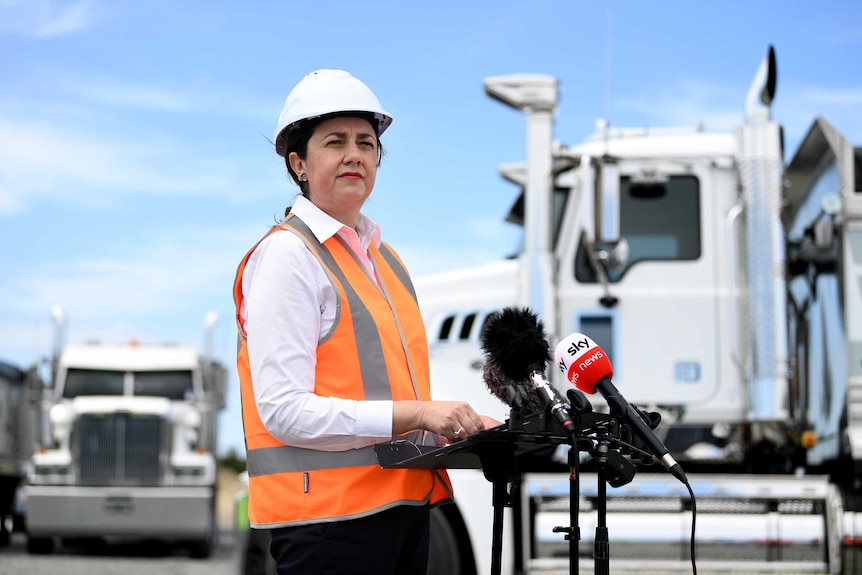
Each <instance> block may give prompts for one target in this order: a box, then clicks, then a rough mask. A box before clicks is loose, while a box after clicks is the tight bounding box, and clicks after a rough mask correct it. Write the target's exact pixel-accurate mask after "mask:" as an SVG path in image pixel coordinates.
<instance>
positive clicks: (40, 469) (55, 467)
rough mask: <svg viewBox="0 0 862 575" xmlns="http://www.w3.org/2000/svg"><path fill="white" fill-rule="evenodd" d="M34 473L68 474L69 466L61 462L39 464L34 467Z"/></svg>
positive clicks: (44, 474)
mask: <svg viewBox="0 0 862 575" xmlns="http://www.w3.org/2000/svg"><path fill="white" fill-rule="evenodd" d="M35 470H36V475H42V476H47V475H68V474H69V466H68V465H62V464H40V465H36V467H35Z"/></svg>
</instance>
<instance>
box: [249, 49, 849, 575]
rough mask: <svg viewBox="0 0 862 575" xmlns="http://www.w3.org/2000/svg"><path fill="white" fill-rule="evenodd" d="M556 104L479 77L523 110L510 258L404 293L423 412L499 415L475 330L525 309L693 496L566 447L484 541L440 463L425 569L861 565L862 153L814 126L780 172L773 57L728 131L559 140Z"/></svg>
mask: <svg viewBox="0 0 862 575" xmlns="http://www.w3.org/2000/svg"><path fill="white" fill-rule="evenodd" d="M560 88H561V86H560V82H559V80H558V79H557V78H555V77H553V76H548V75H540V74H511V75H504V76H495V77H490V78H487V79H485V81H484V89H485V92H486V94H487V95H488V96H489V97H490V98H491V99H493V100H495V101H497V102H500V103H502V104H504V105H506V106H509V107H511V108H514V109H515V110H518V111H520V112H523V114H524V115H525V117H526V160H525V161H523V162H517V163H508V164H503V165H502V166H501V168H500V173H501V175H502V177H503V179H505V180H506V181H507V182H509V183H512V184H514V185H515V186H517V188H518V192H519V193H518V194H517V199H516V200H515V202H514V204H513V205H512V206H511V208H510V209H509V211H508V213H507V214H506V217H505V219H506V221H507V222H509V223H512V224H515V225H517V226H519V227H520V228H522V242H521V245H520V248H519V250H518V253H516V254H515V255H513V256H512V257H509V258H506V259H503V260H500V261H493V262H488V263H487V264H484V265H481V266H477V267H474V268H467V269H457V270H451V271H446V272H442V273H438V274H433V275H428V276H424V277H419V278H416V279H415V280H414V285H415V287H416V293H417V297H418V301H419V305H420V308H421V310H422V314H423V318H424V320H425V323H426V329H427V334H428V342H429V351H430V362H431V395H432V397H433V398H434V399H438V400H453V401H467V402H469V403H470V404H471V405H472V406H473V407H474V408H475V409H476V411H478V412H479V413H482V414H485V415H489V416H491V417H495V418H496V419H498V420H500V421H504V422H511V421H512V419H513V415H514V413H515V411H514V410H513V408H512V406H510V405H508V404H507V403H505V402H503V401H501V400H500V399H498V397H499V396H498V395H496V394H492V393H491V392H490V389H489V388H490V387H491V385H490V384H489V382H487V381H485V382H484V384H483V375H484V371H483V370H484V367H485V365H486V363H487V361H488V359H489V358H488V357H487V356H486V353H485V350H484V349H483V345H482V344H483V341H482V339H483V337H482V336H483V328H484V327H485V326H486V325H487V322H488V320H489V318H492V317H495V314H497V313H498V312H500V311H501V310H506V309H507V308H514V309H527V310H530V311H531V312H534V313H536V314H537V316H538V317H539V318H540V319H541V321H542V324H543V326H544V329H545V331H546V335H547V339H548V341H549V346H550V348H551V349H553V348H554V347H555V344H556V343H557V342H559V341H561V340H564V339H565V338H566V337H567V336H568V335H569V334H573V333H582V334H586V335H587V336H589V337H590V338H591V339H592V340H594V341H595V342H596V343H598V344H599V345H600V346H601V348H602V350H604V351H605V352H606V353H607V354H608V356H609V358H610V360H611V362H612V365H613V370H614V377H613V380H614V384H615V385H616V387H617V388H618V389H619V390H620V393H621V394H622V395H623V396H625V398H626V399H627V400H628V402H630V403H631V404H633V405H636V406H637V407H638V409H639V410H640V411H641V413H643V414H644V415H645V416H648V418H649V420H650V426H651V427H652V426H655V427H654V428H653V429H654V432H655V434H656V435H657V436H658V438H659V439H660V441H662V442H663V445H665V446H666V448H667V449H668V451H669V453H670V454H671V456H672V457H673V458H674V460H675V461H677V462H678V463H679V464H680V465H681V467H682V468H683V469H684V471H685V474H686V477H687V480H688V487H690V488H691V492H689V491H688V489H687V488H686V486H684V485H683V484H682V483H680V481H678V479H677V478H675V477H672V476H671V475H670V474H669V473H667V471H666V470H665V469H664V467H662V466H661V465H658V464H657V461H656V458H652V462H651V461H650V457H649V455H650V454H647V457H638V458H632V457H631V455H626V456H625V458H626V459H627V460H630V461H631V465H632V466H633V471H632V470H629V471H628V475H629V476H628V477H625V478H624V480H623V481H616V482H615V483H610V482H609V481H608V480H607V479H608V476H607V474H602V473H601V469H602V462H601V454H597V453H594V452H593V451H592V450H590V449H583V446H581V445H580V442H579V444H578V446H577V448H576V449H574V451H577V452H578V453H577V456H576V457H575V459H574V462H573V460H572V459H571V456H572V446H570V445H569V446H567V445H565V444H563V443H560V444H559V445H557V446H556V448H553V449H550V450H545V451H542V452H540V451H537V452H536V454H535V456H530V457H524V458H521V459H520V460H518V462H517V469H515V472H516V473H515V475H516V476H515V478H514V479H512V480H511V481H510V482H509V484H508V485H507V488H506V495H505V497H501V499H503V500H504V501H503V504H504V506H505V510H504V514H503V521H502V526H501V525H500V524H499V522H498V521H496V519H497V507H498V506H499V504H500V501H499V500H495V495H496V493H495V489H496V486H495V485H494V484H493V482H492V481H490V480H489V478H488V477H487V476H486V474H485V472H484V470H480V469H475V468H465V469H460V468H455V469H452V468H450V469H449V476H450V478H451V479H452V484H453V488H454V494H455V497H454V504H451V505H442V506H439V507H437V508H435V509H433V510H432V514H431V547H430V563H429V569H428V573H429V574H432V575H444V574H445V575H476V574H485V573H496V572H500V573H505V574H507V575H510V574H518V575H528V574H530V575H539V574H557V573H560V574H561V573H572V572H581V573H593V572H596V573H600V572H604V573H607V572H608V567H609V568H610V572H611V573H615V574H625V573H639V574H640V575H646V574H650V573H656V574H658V573H662V574H667V573H691V572H694V569H695V567H696V569H697V572H699V573H702V574H703V573H712V574H717V573H722V574H725V573H807V574H810V573H820V574H829V575H839V574H844V575H850V574H855V573H860V572H862V497H860V496H862V480H860V477H862V474H860V471H862V149H860V148H854V147H853V146H852V145H851V144H850V142H848V140H847V139H846V138H845V137H844V136H843V135H842V134H841V133H840V132H839V131H838V130H837V129H836V128H835V127H834V126H833V125H832V124H831V123H830V122H829V121H828V120H827V119H826V118H823V117H816V118H814V119H813V121H812V124H811V126H810V128H809V129H808V131H807V134H806V135H805V136H804V138H803V139H802V141H801V144H800V145H799V147H798V149H797V150H796V151H795V153H794V154H793V156H792V158H791V159H789V160H786V159H785V149H784V135H783V128H782V126H781V125H780V124H778V123H776V122H775V121H773V119H772V111H771V105H772V102H773V99H774V98H775V96H776V91H777V90H776V88H777V60H776V56H775V50H774V49H773V48H772V47H769V49H768V50H767V53H766V56H765V57H764V58H763V60H762V61H761V62H760V65H759V66H758V67H757V69H756V72H755V75H754V78H753V80H752V82H751V85H750V88H749V90H748V93H747V94H746V97H745V102H744V107H743V108H742V109H741V111H742V112H743V113H742V121H741V123H740V124H739V126H738V127H736V129H735V130H733V131H732V132H710V131H706V130H704V129H703V128H702V127H699V126H695V127H691V128H686V127H676V126H674V127H665V128H662V127H654V126H651V127H646V128H617V127H612V126H611V125H610V124H609V123H608V122H607V121H606V120H598V121H597V122H596V132H595V133H594V134H593V135H591V136H589V137H587V138H586V139H585V140H584V141H581V142H580V143H577V144H574V145H566V144H563V143H562V142H560V141H559V140H557V139H555V137H554V130H553V128H554V119H555V115H556V114H557V112H558V108H559V105H560V101H559V95H560V91H561V89H560ZM547 367H548V370H547V374H546V375H547V377H548V378H549V380H550V383H551V384H552V385H553V387H554V388H555V389H556V390H557V392H558V393H559V395H560V397H563V398H569V390H570V389H571V388H572V385H571V384H570V383H569V382H567V381H566V380H565V378H564V377H563V374H561V373H560V372H559V371H558V370H557V369H554V367H555V366H553V365H550V364H549V365H548V366H547ZM586 399H587V401H588V404H589V409H591V410H592V411H593V412H594V413H596V414H606V415H608V416H609V417H610V415H611V410H610V407H609V406H608V404H607V403H606V401H605V400H604V399H603V398H602V397H600V396H597V395H589V396H587V397H586ZM567 405H568V408H569V410H570V411H572V412H574V411H575V405H576V402H575V400H574V399H570V400H569V404H567ZM580 409H582V410H583V409H585V408H584V407H583V406H581V407H580ZM574 415H575V416H577V415H578V414H574ZM549 418H550V417H549ZM622 451H623V450H622V449H620V450H619V452H620V453H622ZM632 453H636V452H635V451H632ZM638 455H640V454H638ZM573 475H576V476H577V479H578V481H577V487H578V492H577V493H575V494H573V493H572V477H573ZM573 506H574V510H575V511H576V513H574V514H573ZM572 517H576V518H577V524H576V525H572V524H571V523H572V521H571V519H572ZM500 527H502V534H499V533H498V529H500ZM602 530H604V531H602ZM605 535H606V536H607V541H605V540H604V539H603V537H604V536H605ZM497 537H501V540H500V541H499V543H500V549H499V553H500V556H499V557H496V556H495V551H497V547H496V545H497V543H498V541H497V540H496V538H497ZM567 537H568V539H567ZM571 538H574V540H575V543H574V545H573V546H572V543H571ZM605 543H607V545H606V546H605ZM266 545H267V542H266V537H265V535H260V534H257V533H254V530H252V533H251V534H250V536H249V537H248V538H247V539H246V544H245V551H244V553H245V555H244V557H241V560H240V566H241V568H240V572H242V573H244V574H245V575H252V574H257V573H272V572H273V565H272V561H270V560H269V558H267V557H266ZM572 547H574V549H575V551H574V553H573V552H572ZM249 559H254V560H253V561H252V560H249ZM495 563H497V564H495Z"/></svg>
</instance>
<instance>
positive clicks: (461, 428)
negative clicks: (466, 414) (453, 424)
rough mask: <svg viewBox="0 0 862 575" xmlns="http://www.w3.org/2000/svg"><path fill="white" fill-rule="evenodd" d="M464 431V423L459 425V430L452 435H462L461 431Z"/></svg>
mask: <svg viewBox="0 0 862 575" xmlns="http://www.w3.org/2000/svg"><path fill="white" fill-rule="evenodd" d="M462 431H464V426H463V425H462V426H461V427H459V428H458V431H456V432H455V433H453V434H452V435H454V436H455V437H458V436H459V435H461V432H462Z"/></svg>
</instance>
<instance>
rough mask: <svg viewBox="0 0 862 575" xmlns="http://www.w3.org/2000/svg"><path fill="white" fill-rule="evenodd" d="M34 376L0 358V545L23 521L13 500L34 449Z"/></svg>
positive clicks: (8, 538)
mask: <svg viewBox="0 0 862 575" xmlns="http://www.w3.org/2000/svg"><path fill="white" fill-rule="evenodd" d="M35 375H36V373H35V371H33V370H31V371H29V372H28V371H24V370H23V369H21V368H20V367H18V366H17V365H14V364H12V363H9V362H6V361H0V547H3V546H6V545H8V544H9V543H10V541H11V537H12V532H13V531H15V530H16V529H20V527H21V524H22V523H23V514H22V513H21V512H20V509H19V508H18V506H17V505H16V503H17V502H18V500H19V494H20V491H19V490H20V488H21V486H22V484H23V483H24V478H25V477H26V473H27V462H28V460H29V458H30V455H31V454H32V452H33V421H32V412H31V410H30V389H31V387H32V385H33V384H32V383H31V382H33V381H34V379H33V377H34V376H35Z"/></svg>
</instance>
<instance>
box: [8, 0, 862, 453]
mask: <svg viewBox="0 0 862 575" xmlns="http://www.w3.org/2000/svg"><path fill="white" fill-rule="evenodd" d="M770 44H771V45H773V46H774V47H775V49H776V54H777V60H778V92H777V97H776V101H775V104H774V106H773V113H774V118H775V119H776V120H777V121H779V122H781V123H783V125H784V127H785V138H786V143H787V149H788V152H789V153H792V152H793V151H795V149H796V147H797V145H798V143H799V141H800V139H801V137H802V136H803V135H804V133H805V130H806V129H807V127H808V125H809V124H810V123H811V121H812V119H813V118H814V117H815V116H817V115H823V116H825V117H826V118H827V119H828V120H830V121H831V122H832V123H833V125H835V126H836V127H837V128H838V129H839V130H840V131H842V132H843V133H844V135H845V136H846V137H847V138H848V139H849V140H850V141H851V142H852V143H853V144H855V145H862V114H860V113H859V110H862V67H860V64H859V62H860V61H862V4H860V3H858V2H856V1H850V0H841V1H837V0H836V1H832V2H821V3H815V2H802V1H798V0H793V1H790V0H784V1H774V0H765V1H762V2H743V1H730V2H691V1H680V0H667V1H663V2H636V1H633V0H632V1H628V2H624V1H599V0H594V1H589V2H587V1H581V0H544V1H542V0H536V1H532V2H524V1H521V2H517V1H509V0H497V1H493V2H492V1H478V0H476V1H473V2H470V1H464V0H461V1H458V2H455V1H451V0H437V1H435V2H408V1H396V0H391V1H377V2H375V1H371V0H367V1H366V2H350V1H327V0H315V1H305V2H296V1H291V0H283V1H271V2H266V1H257V2H255V1H249V2H235V1H219V0H211V1H204V0H190V1H183V2H178V1H174V0H149V1H147V2H139V1H133V0H65V1H63V0H0V246H2V247H0V269H2V272H0V359H3V360H4V361H7V362H11V363H13V364H16V365H19V366H26V365H28V364H30V363H32V362H34V361H37V360H39V359H40V358H43V357H47V356H48V355H50V353H51V350H52V345H53V329H52V324H51V320H50V309H51V306H52V305H54V304H57V305H60V306H61V307H63V309H64V310H65V313H66V315H67V316H68V322H69V323H68V331H67V340H68V341H70V342H83V341H90V340H98V341H102V342H122V341H128V340H131V339H137V340H139V341H144V342H151V343H156V342H162V341H172V342H181V343H187V344H190V345H193V346H195V347H196V348H198V349H201V350H202V349H203V348H204V344H205V342H204V329H203V323H204V316H205V315H206V314H207V312H209V311H216V312H217V313H218V314H219V316H220V318H221V320H220V322H219V323H218V325H217V327H216V331H215V332H214V335H213V339H212V344H213V350H214V352H215V354H216V355H217V357H218V358H219V359H220V360H221V361H223V362H224V363H225V364H226V365H228V367H229V368H230V369H231V372H230V373H231V380H230V385H231V393H230V397H229V406H228V409H227V410H226V411H225V412H224V414H223V417H222V438H221V449H220V450H221V452H222V453H225V452H226V451H227V450H228V449H230V448H234V449H237V450H240V451H241V449H242V447H241V446H242V437H241V427H240V422H239V415H238V414H239V409H238V404H239V399H238V392H237V391H236V388H237V381H236V377H235V374H234V369H233V367H234V351H235V340H236V332H235V326H234V322H233V313H234V310H233V302H232V299H231V283H232V280H233V275H234V271H235V269H236V265H237V263H238V262H239V259H240V258H241V257H242V255H243V254H244V253H245V252H246V250H247V249H248V248H249V247H250V246H251V245H252V244H253V243H254V242H255V241H256V240H257V239H258V238H259V237H260V236H261V235H262V234H263V233H264V232H265V231H266V229H268V227H269V226H270V225H271V224H272V223H273V221H274V218H275V217H276V216H277V215H279V214H281V213H283V210H284V207H285V206H286V205H289V204H290V203H291V202H292V200H293V197H294V196H295V194H296V188H295V187H293V186H292V185H291V184H289V183H288V178H287V176H286V173H285V169H284V165H283V164H282V163H281V161H280V158H279V157H278V156H276V155H275V153H274V152H273V151H272V148H271V146H270V144H269V140H271V139H272V137H273V136H272V132H273V129H274V127H275V122H276V118H277V116H278V113H279V111H280V109H281V105H282V103H283V102H284V98H285V96H286V95H287V93H288V91H289V90H290V88H291V87H292V86H293V85H294V84H295V83H296V82H297V81H299V80H300V79H301V78H302V76H303V75H304V74H305V73H307V72H309V71H311V70H315V69H319V68H341V69H346V70H349V71H350V72H351V73H353V74H354V75H355V76H357V77H359V78H360V79H362V80H363V81H364V82H365V83H366V84H368V85H369V86H370V87H371V88H372V90H373V91H374V92H375V93H376V94H377V96H378V97H379V98H380V100H381V101H382V103H383V106H384V107H385V108H386V109H387V110H388V111H389V112H391V113H392V115H393V116H394V117H395V121H394V123H393V125H392V128H390V130H389V131H388V132H387V133H386V134H385V136H384V145H385V147H386V149H387V152H388V153H387V156H386V157H385V158H384V160H383V165H382V167H381V169H380V171H379V172H378V178H377V186H376V189H375V191H374V193H373V195H372V197H371V199H370V200H369V202H368V203H367V204H366V210H365V211H366V213H367V214H369V215H370V216H371V217H373V218H374V219H375V220H377V222H378V223H379V224H380V225H381V227H382V229H383V233H384V237H385V238H386V239H387V240H388V241H389V242H390V243H392V244H393V245H394V246H395V248H396V249H397V250H398V251H399V253H400V254H401V255H402V257H403V258H404V259H405V260H406V263H407V265H408V267H409V268H410V269H411V271H412V272H413V275H414V276H421V275H425V274H429V273H434V272H438V271H445V270H449V269H453V268H459V267H465V266H470V265H474V264H478V263H483V262H487V261H492V260H495V259H499V258H502V257H504V256H506V255H508V254H510V253H512V252H513V251H514V250H515V248H516V246H517V243H518V239H519V238H518V233H517V230H516V229H514V228H513V227H512V226H511V225H509V224H506V223H504V222H503V216H504V215H505V213H506V212H507V210H508V208H509V206H510V204H511V203H512V202H513V201H514V199H515V197H516V195H517V189H515V188H514V186H512V185H511V184H508V183H506V182H505V181H503V180H502V178H501V177H500V176H499V173H498V169H499V166H500V165H501V164H503V163H509V162H518V161H521V160H523V159H524V157H525V140H524V137H525V123H524V118H523V116H522V115H520V114H519V113H517V112H515V111H513V110H510V109H508V108H506V107H505V106H503V105H501V104H499V103H497V102H494V101H492V100H490V99H489V98H488V97H487V96H485V94H484V91H483V87H482V81H483V79H484V78H486V77H488V76H494V75H500V74H512V73H540V74H549V75H553V76H555V77H557V78H558V79H559V80H560V82H561V84H562V94H561V105H560V110H559V113H558V116H557V125H556V127H555V136H556V138H557V139H559V140H560V141H562V142H563V143H566V144H575V143H577V142H579V141H580V140H582V139H583V138H585V137H586V136H588V135H590V134H591V133H592V132H593V130H594V127H595V122H596V120H597V119H598V118H607V119H608V120H609V121H610V123H611V125H614V126H619V127H623V126H663V125H674V126H681V125H682V126H690V125H698V124H702V125H704V126H705V128H706V129H708V130H716V131H724V130H729V129H732V127H733V126H734V125H735V123H736V121H737V120H738V119H739V118H740V117H741V114H742V110H743V105H744V102H745V96H746V92H747V89H748V85H749V83H750V81H751V79H752V78H753V76H754V73H755V71H756V69H757V66H758V65H759V63H760V61H761V59H762V58H763V56H764V55H765V53H766V51H767V49H768V47H769V45H770Z"/></svg>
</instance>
